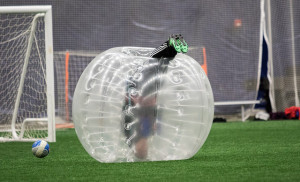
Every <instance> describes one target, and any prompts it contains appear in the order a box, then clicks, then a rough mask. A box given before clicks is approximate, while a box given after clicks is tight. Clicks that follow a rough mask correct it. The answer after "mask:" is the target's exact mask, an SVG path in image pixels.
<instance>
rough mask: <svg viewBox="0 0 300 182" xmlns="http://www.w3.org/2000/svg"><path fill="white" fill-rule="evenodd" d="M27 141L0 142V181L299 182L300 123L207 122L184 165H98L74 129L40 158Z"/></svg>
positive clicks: (151, 163) (175, 163) (164, 163)
mask: <svg viewBox="0 0 300 182" xmlns="http://www.w3.org/2000/svg"><path fill="white" fill-rule="evenodd" d="M31 145H32V143H17V142H14V143H0V181H71V180H78V181H127V180H128V181H153V180H155V181H158V180H160V181H300V121H272V122H270V121H269V122H247V123H241V122H237V123H217V124H213V127H212V130H211V133H210V135H209V137H208V139H207V141H206V143H205V144H204V146H203V147H202V148H201V150H200V151H199V152H198V153H197V154H196V155H195V156H194V157H193V158H191V159H189V160H184V161H164V162H139V163H114V164H104V163H99V162H97V161H96V160H94V159H93V158H91V157H90V156H89V155H88V154H87V153H86V152H85V150H84V149H83V148H82V146H81V144H80V143H79V140H78V139H77V136H76V134H75V131H74V130H73V129H69V130H65V131H62V130H59V131H57V142H56V143H50V148H51V151H50V154H49V156H47V157H46V158H44V159H39V158H35V157H34V156H33V155H32V153H31Z"/></svg>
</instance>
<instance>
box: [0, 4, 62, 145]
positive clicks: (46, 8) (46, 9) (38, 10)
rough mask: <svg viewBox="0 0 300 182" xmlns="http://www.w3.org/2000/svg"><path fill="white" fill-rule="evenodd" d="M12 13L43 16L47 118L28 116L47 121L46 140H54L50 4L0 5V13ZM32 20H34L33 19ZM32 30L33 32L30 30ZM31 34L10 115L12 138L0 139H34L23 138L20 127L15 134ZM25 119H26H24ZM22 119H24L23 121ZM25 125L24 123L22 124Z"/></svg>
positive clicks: (32, 119)
mask: <svg viewBox="0 0 300 182" xmlns="http://www.w3.org/2000/svg"><path fill="white" fill-rule="evenodd" d="M13 13H25V14H26V13H28V14H29V13H34V14H36V17H38V16H43V17H44V22H45V61H46V78H45V79H46V84H47V90H46V95H47V118H28V119H29V120H30V121H34V120H37V121H39V120H41V119H42V120H43V121H47V122H48V136H47V141H49V142H55V141H56V133H55V98H54V68H53V67H54V63H53V32H52V6H51V5H41V6H2V7H0V14H13ZM33 22H34V20H33ZM34 26H35V23H33V24H32V30H31V33H30V34H33V33H34V30H33V29H34ZM32 31H33V32H32ZM32 41H33V36H31V35H30V38H29V41H28V46H27V50H26V55H25V58H24V65H23V71H22V75H21V79H20V85H19V88H18V94H17V99H16V102H15V107H14V111H13V115H12V118H13V119H12V123H11V129H12V135H13V139H1V140H0V141H28V140H35V139H23V138H22V133H24V128H23V125H22V128H21V135H20V136H21V137H20V136H18V135H17V133H16V129H15V122H16V117H17V113H18V112H17V111H18V107H19V102H20V97H21V95H22V92H23V85H24V79H25V76H26V71H27V70H26V69H27V65H28V61H29V57H30V53H31V46H32V44H33V42H32ZM25 120H26V119H25ZM25 120H24V121H25ZM24 126H25V124H24Z"/></svg>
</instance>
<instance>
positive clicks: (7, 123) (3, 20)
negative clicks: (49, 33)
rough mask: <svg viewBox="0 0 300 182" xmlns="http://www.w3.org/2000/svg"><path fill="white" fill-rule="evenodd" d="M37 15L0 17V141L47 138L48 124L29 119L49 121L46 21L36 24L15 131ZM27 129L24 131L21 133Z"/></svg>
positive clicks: (42, 20)
mask: <svg viewBox="0 0 300 182" xmlns="http://www.w3.org/2000/svg"><path fill="white" fill-rule="evenodd" d="M34 17H35V14H0V32H1V33H0V65H1V66H0V139H15V138H13V136H12V132H13V130H14V129H15V130H16V133H17V135H18V136H19V137H21V136H20V135H23V138H26V139H31V138H46V137H47V126H48V123H47V122H45V121H43V120H40V121H32V120H28V121H26V122H25V124H24V120H25V119H26V118H27V119H28V118H45V117H47V96H46V81H45V74H46V70H45V68H46V65H45V31H44V27H45V24H44V18H43V17H39V18H37V19H36V20H37V21H36V29H35V33H34V36H33V42H32V46H31V54H30V56H29V61H28V66H27V69H26V70H27V73H26V76H25V79H24V86H23V87H22V89H21V91H22V95H21V97H20V104H19V107H18V108H17V118H16V122H15V127H12V125H13V123H12V118H13V113H14V110H15V103H16V99H17V95H18V88H19V85H20V80H21V75H22V72H23V65H24V62H25V55H26V51H27V48H28V46H29V45H28V42H29V37H30V32H31V27H32V23H33V20H34ZM22 125H23V129H24V131H23V132H21V129H22Z"/></svg>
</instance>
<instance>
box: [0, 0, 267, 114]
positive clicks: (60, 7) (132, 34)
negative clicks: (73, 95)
mask: <svg viewBox="0 0 300 182" xmlns="http://www.w3.org/2000/svg"><path fill="white" fill-rule="evenodd" d="M261 1H263V0H253V1H244V0H212V1H205V0H188V1H179V0H176V1H169V0H167V1H159V0H153V1H138V0H133V1H119V0H110V1H84V0H78V1H76V2H73V1H68V0H60V1H59V2H58V1H51V2H44V1H43V2H41V1H39V0H9V1H8V0H4V1H3V2H1V3H2V5H22V4H26V5H28V4H32V5H37V4H45V3H47V4H51V5H52V6H53V20H54V21H53V22H54V26H53V28H54V48H55V51H64V52H65V51H66V50H74V51H77V50H84V51H86V52H90V51H95V50H99V52H98V53H100V52H102V51H105V50H107V49H109V48H112V47H119V46H138V47H156V46H159V45H160V44H162V43H163V41H165V40H166V39H167V37H168V36H169V35H170V34H174V33H175V34H177V33H181V34H183V36H184V38H185V40H186V41H187V43H188V44H189V46H190V47H191V48H192V49H191V50H190V52H189V53H188V55H189V56H191V57H193V58H194V59H195V60H196V61H198V62H199V63H200V64H201V65H202V64H204V62H203V55H202V54H203V47H205V50H206V57H207V72H208V78H209V80H210V82H211V85H212V88H213V92H214V95H215V101H216V102H219V101H243V100H256V95H257V88H258V83H257V80H259V78H258V77H259V76H260V75H259V72H260V68H259V58H260V52H259V46H260V45H261V35H260V30H261V22H260V19H261V11H260V5H261ZM65 7H68V8H65ZM62 61H63V62H62V63H61V64H62V65H64V64H65V63H64V58H63V59H62ZM70 69H71V68H70ZM82 69H84V68H82ZM57 74H61V73H59V72H58V71H57ZM57 77H60V76H59V75H58V76H57ZM70 79H71V77H70ZM62 82H63V81H62ZM62 86H63V87H62V88H58V89H61V90H64V87H65V86H64V84H63V85H62ZM70 90H71V88H70ZM248 107H249V108H250V107H252V105H248V106H247V108H248ZM239 111H240V106H236V107H228V106H224V107H222V106H218V107H216V112H218V113H224V112H231V113H237V112H239ZM58 112H65V109H63V111H61V109H60V108H58Z"/></svg>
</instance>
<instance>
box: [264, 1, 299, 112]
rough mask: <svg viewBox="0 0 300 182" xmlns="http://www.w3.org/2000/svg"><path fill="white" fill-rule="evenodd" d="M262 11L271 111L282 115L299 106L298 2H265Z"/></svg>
mask: <svg viewBox="0 0 300 182" xmlns="http://www.w3.org/2000/svg"><path fill="white" fill-rule="evenodd" d="M265 9H266V25H267V26H266V27H267V29H266V33H267V38H268V42H269V51H270V52H269V58H271V59H272V60H273V64H272V62H270V64H269V72H270V73H271V74H270V76H271V88H270V89H271V93H273V98H272V99H273V100H272V101H275V102H273V111H284V109H285V108H288V107H291V106H296V105H297V104H299V97H298V96H297V95H299V94H300V92H299V91H300V85H299V83H300V79H299V74H300V52H299V51H298V50H300V11H299V9H300V2H299V1H295V0H289V1H279V0H278V1H267V3H266V8H265ZM269 60H270V59H269ZM272 67H273V70H272ZM272 71H273V74H272ZM271 95H272V94H271Z"/></svg>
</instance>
